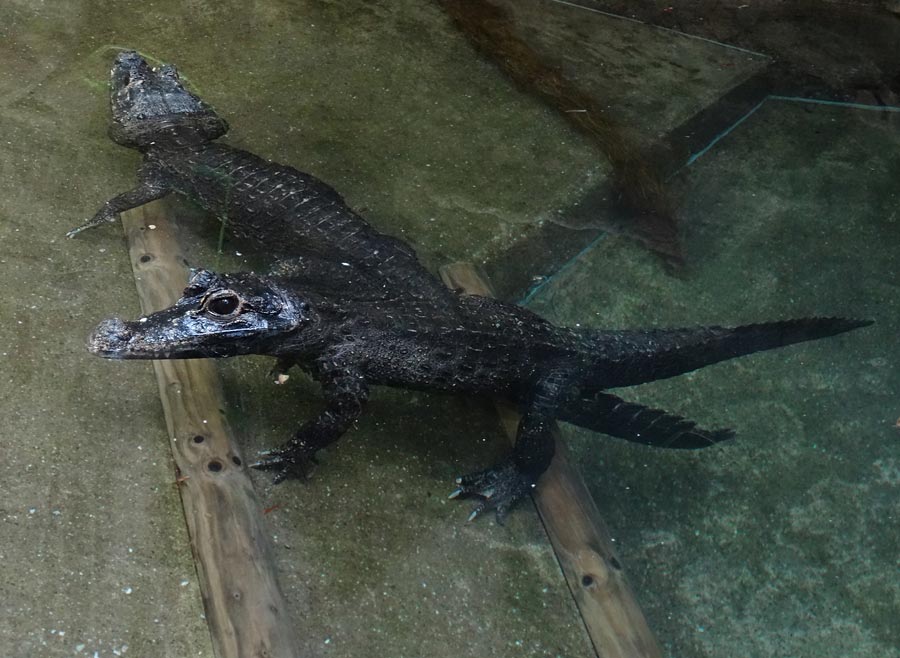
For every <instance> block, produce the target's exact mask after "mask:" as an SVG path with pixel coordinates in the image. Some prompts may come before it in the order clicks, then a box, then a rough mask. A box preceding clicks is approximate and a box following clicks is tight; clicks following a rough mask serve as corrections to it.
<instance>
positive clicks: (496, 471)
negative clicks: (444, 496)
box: [450, 460, 535, 525]
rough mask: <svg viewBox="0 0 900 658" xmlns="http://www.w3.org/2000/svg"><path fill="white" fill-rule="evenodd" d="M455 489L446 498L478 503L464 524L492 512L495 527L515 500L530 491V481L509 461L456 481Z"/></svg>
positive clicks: (531, 487) (502, 519)
mask: <svg viewBox="0 0 900 658" xmlns="http://www.w3.org/2000/svg"><path fill="white" fill-rule="evenodd" d="M456 484H457V485H458V486H457V488H456V490H454V491H453V493H451V494H450V498H457V497H464V498H469V497H477V498H480V499H481V500H480V501H479V502H478V504H477V505H475V507H473V508H472V513H471V514H469V518H468V519H467V520H468V521H472V520H474V519H475V518H476V517H477V516H479V515H480V514H482V513H484V512H486V511H488V510H494V514H495V515H496V518H497V523H498V524H499V525H503V521H504V519H506V515H507V514H508V513H509V510H510V509H511V508H512V506H513V505H514V504H515V502H516V501H517V500H519V498H521V497H522V496H524V495H525V494H527V493H528V492H529V491H531V490H532V489H533V488H534V486H535V485H534V482H533V481H531V479H530V478H528V476H526V475H525V474H524V473H522V471H520V470H519V468H518V467H517V466H516V464H515V462H513V461H512V460H506V461H503V462H501V463H499V464H497V465H496V466H493V467H491V468H489V469H487V470H484V471H480V472H478V473H472V474H471V475H464V476H462V477H458V478H456Z"/></svg>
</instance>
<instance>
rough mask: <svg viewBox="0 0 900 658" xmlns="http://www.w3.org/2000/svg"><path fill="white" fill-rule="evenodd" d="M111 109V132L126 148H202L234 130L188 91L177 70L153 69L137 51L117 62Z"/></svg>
mask: <svg viewBox="0 0 900 658" xmlns="http://www.w3.org/2000/svg"><path fill="white" fill-rule="evenodd" d="M110 106H111V109H112V123H111V124H110V128H109V134H110V137H112V139H113V141H115V142H117V143H119V144H122V145H123V146H132V147H136V148H144V147H148V146H151V145H153V144H161V145H164V146H167V145H173V146H177V145H186V144H198V143H202V142H207V141H210V140H213V139H216V138H217V137H221V136H222V135H224V134H225V133H226V132H227V131H228V124H227V123H226V122H225V121H224V120H223V119H220V118H219V116H218V115H217V114H216V112H215V110H213V109H212V107H210V106H209V105H207V104H206V103H204V102H203V100H201V99H200V98H198V97H197V96H195V95H194V94H192V93H191V92H189V91H187V90H186V89H185V88H184V86H183V85H182V84H181V79H180V78H179V77H178V71H177V70H176V69H175V67H174V66H172V65H170V64H166V65H163V66H160V67H158V68H152V67H151V66H150V65H149V64H147V62H146V61H145V60H144V58H143V57H141V56H140V55H138V54H137V53H136V52H134V51H132V50H126V51H123V52H121V53H119V55H118V56H117V57H116V62H115V64H113V68H112V71H111V72H110Z"/></svg>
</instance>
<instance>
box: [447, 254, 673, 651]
mask: <svg viewBox="0 0 900 658" xmlns="http://www.w3.org/2000/svg"><path fill="white" fill-rule="evenodd" d="M441 277H442V278H443V280H444V283H446V284H447V286H448V287H450V288H455V289H461V290H463V291H464V292H466V293H468V294H475V295H482V296H487V297H490V296H493V295H492V293H491V289H490V285H489V284H488V283H487V281H486V280H485V279H484V278H482V277H481V276H480V275H479V273H478V272H477V270H476V269H475V268H474V267H473V266H471V265H469V264H467V263H454V264H452V265H447V266H445V267H443V268H441ZM497 407H498V412H499V413H500V417H501V420H502V422H503V425H504V428H505V430H506V432H507V435H508V436H509V438H510V440H512V441H515V436H516V428H517V427H518V424H519V415H518V414H517V413H516V411H515V409H513V408H512V407H510V406H508V405H505V404H499V403H498V405H497ZM554 438H555V440H556V455H555V456H554V458H553V463H552V464H551V465H550V468H549V469H548V470H547V472H546V473H544V475H543V476H542V477H541V480H540V484H539V486H538V487H537V489H536V490H535V493H534V494H533V498H534V502H535V506H536V507H537V509H538V512H539V513H540V516H541V520H542V521H543V523H544V528H545V529H546V530H547V534H548V535H549V537H550V542H551V543H552V544H553V550H554V551H556V556H557V559H558V560H559V563H560V566H561V567H562V571H563V574H564V575H565V577H566V581H567V582H568V584H569V589H570V590H571V591H572V596H573V597H574V599H575V603H576V604H577V605H578V609H579V611H580V612H581V616H582V618H583V619H584V623H585V626H586V627H587V631H588V634H589V635H590V637H591V641H592V642H593V644H594V649H595V651H596V652H597V654H598V655H599V656H600V657H601V658H661V657H662V649H661V648H660V646H659V643H658V642H657V641H656V638H655V637H654V635H653V633H652V631H651V630H650V627H649V625H648V624H647V620H646V618H645V617H644V614H643V612H641V609H640V607H639V606H638V603H637V599H636V598H635V596H634V592H633V591H632V589H631V586H630V585H629V584H628V579H627V578H626V575H625V570H624V568H623V566H622V561H621V560H620V559H619V557H618V556H617V555H616V551H615V549H614V547H613V542H612V538H611V535H610V533H609V530H608V529H607V527H606V524H605V523H604V522H603V519H602V518H601V517H600V512H599V511H598V510H597V506H596V505H595V504H594V501H593V499H592V498H591V495H590V492H589V491H588V489H587V487H586V486H585V484H584V480H582V478H581V475H580V474H579V472H578V470H577V469H576V468H575V467H574V466H572V464H571V463H570V460H569V457H568V454H567V451H566V447H565V445H564V443H563V442H562V441H561V440H560V436H559V431H558V429H557V430H555V431H554Z"/></svg>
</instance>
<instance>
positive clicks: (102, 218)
mask: <svg viewBox="0 0 900 658" xmlns="http://www.w3.org/2000/svg"><path fill="white" fill-rule="evenodd" d="M118 220H119V213H117V212H106V211H105V210H101V211H100V212H98V213H97V214H96V215H94V216H93V217H92V218H91V219H90V221H87V222H85V223H84V224H82V225H81V226H78V227H76V228H73V229H72V230H71V231H69V232H68V233H66V237H67V238H74V237H75V236H76V235H78V234H79V233H81V232H82V231H84V230H87V229H89V228H94V227H95V226H102V225H103V224H111V223H113V222H116V221H118Z"/></svg>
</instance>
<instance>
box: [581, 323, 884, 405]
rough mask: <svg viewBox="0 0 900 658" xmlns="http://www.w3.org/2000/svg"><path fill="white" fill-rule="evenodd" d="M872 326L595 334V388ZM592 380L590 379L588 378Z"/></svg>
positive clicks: (591, 339)
mask: <svg viewBox="0 0 900 658" xmlns="http://www.w3.org/2000/svg"><path fill="white" fill-rule="evenodd" d="M870 324H872V322H871V321H870V320H856V319H848V318H815V317H814V318H802V319H797V320H782V321H779V322H765V323H760V324H748V325H744V326H741V327H716V326H713V327H696V328H693V329H651V330H645V331H637V330H635V331H597V332H592V333H591V334H590V335H589V336H588V337H587V342H588V345H590V344H591V343H595V344H596V345H597V361H595V366H594V367H596V368H597V373H596V377H595V381H596V384H597V387H598V388H615V387H618V386H633V385H635V384H643V383H645V382H650V381H655V380H657V379H666V378H668V377H674V376H675V375H681V374H684V373H686V372H691V371H692V370H696V369H698V368H702V367H704V366H708V365H712V364H713V363H718V362H719V361H725V360H727V359H732V358H734V357H736V356H743V355H746V354H752V353H753V352H761V351H763V350H770V349H773V348H776V347H783V346H785V345H791V344H793V343H801V342H804V341H808V340H817V339H819V338H826V337H828V336H834V335H836V334H840V333H843V332H845V331H850V330H851V329H856V328H858V327H865V326H867V325H870ZM592 379H594V378H592Z"/></svg>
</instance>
